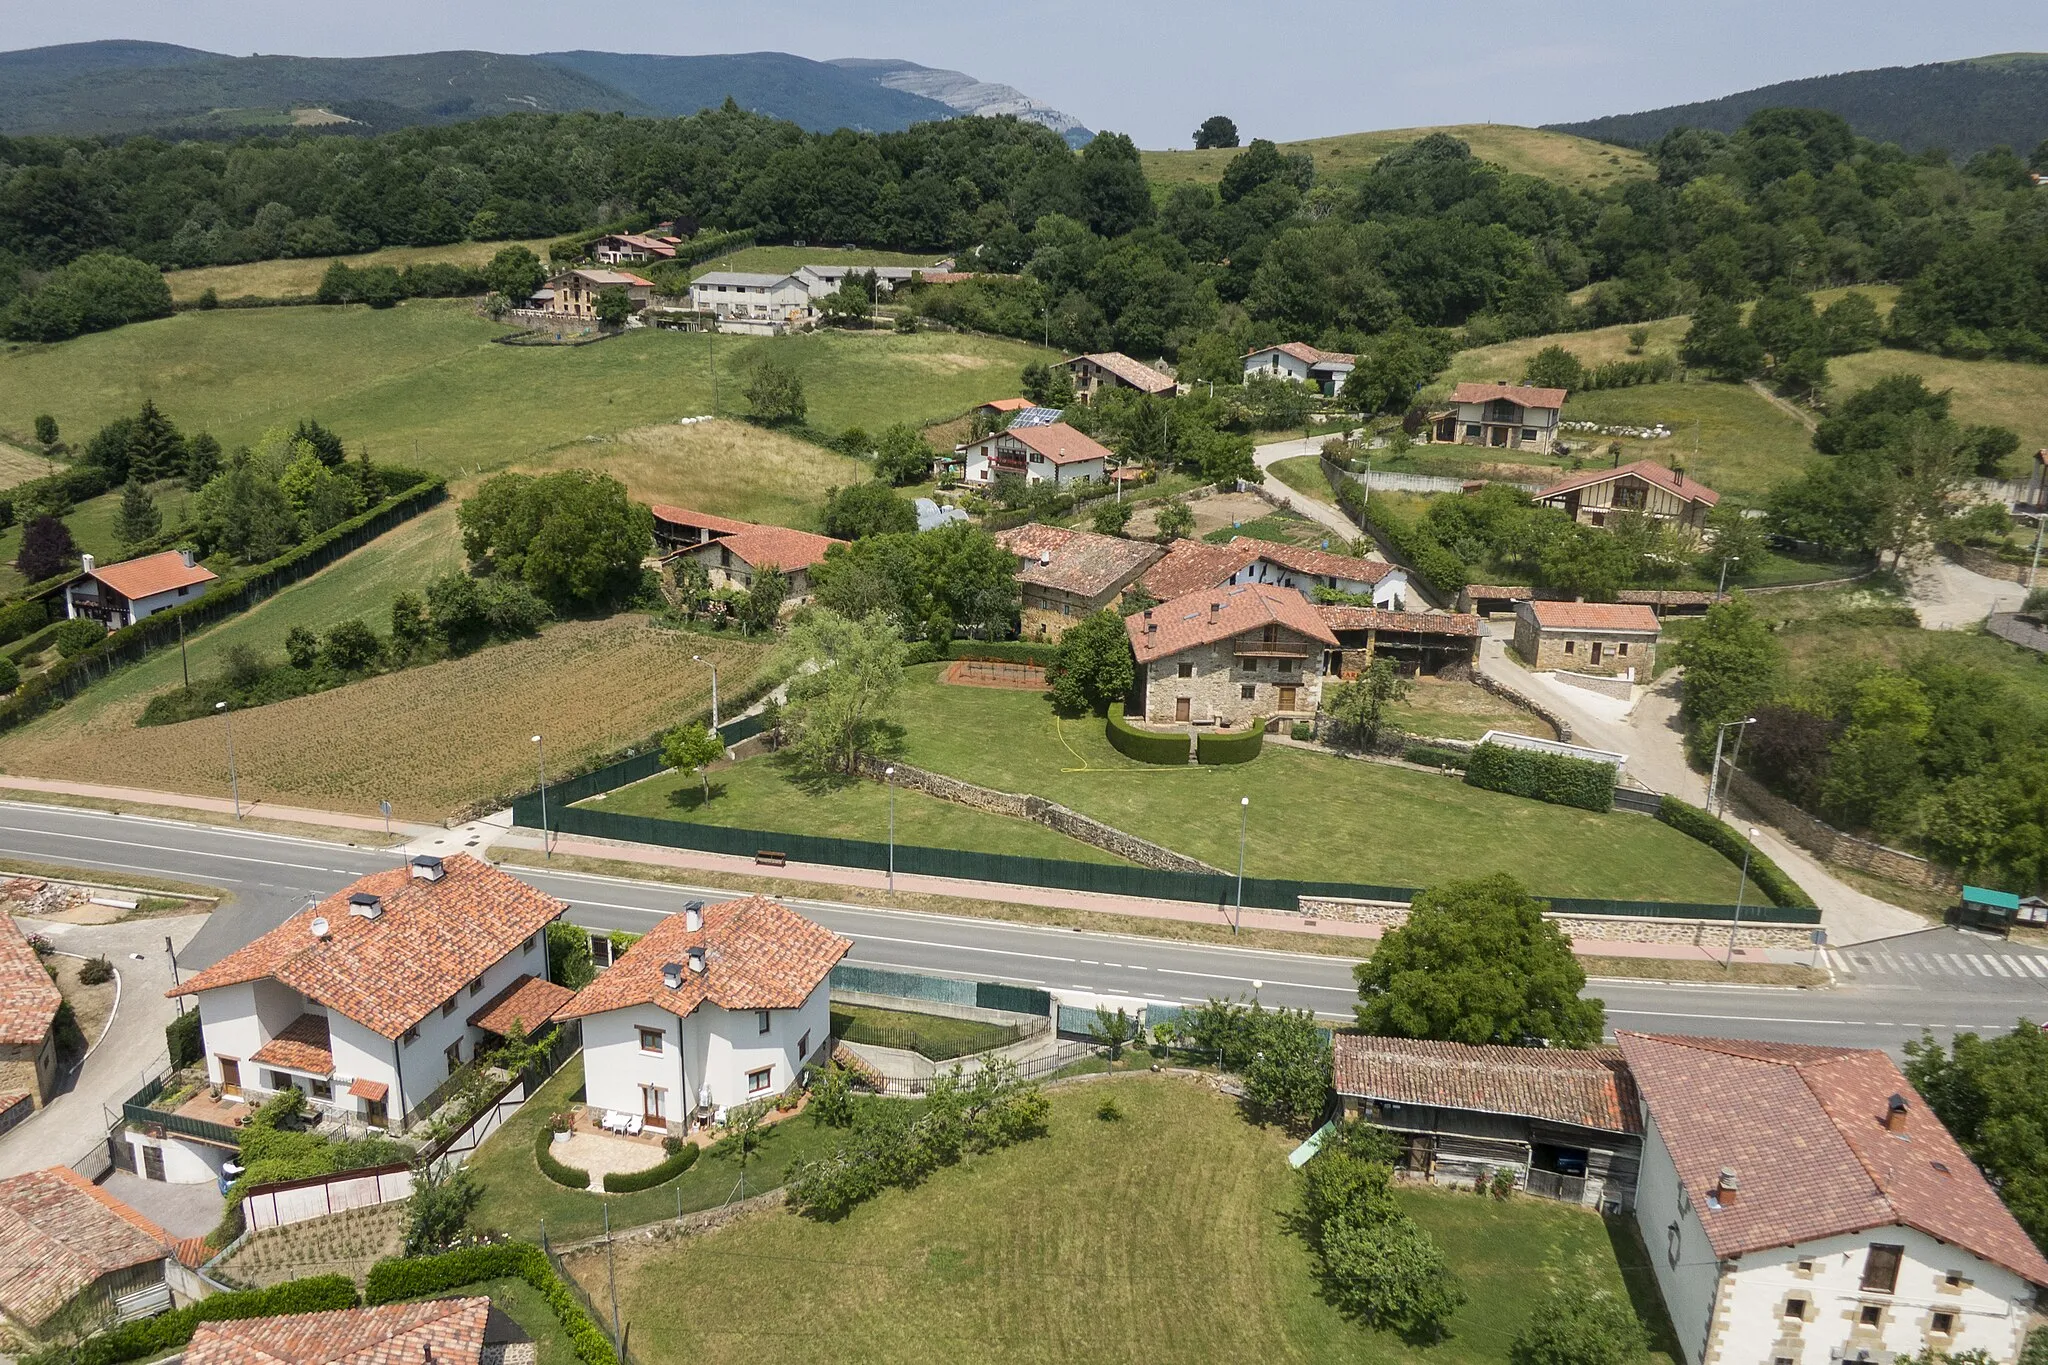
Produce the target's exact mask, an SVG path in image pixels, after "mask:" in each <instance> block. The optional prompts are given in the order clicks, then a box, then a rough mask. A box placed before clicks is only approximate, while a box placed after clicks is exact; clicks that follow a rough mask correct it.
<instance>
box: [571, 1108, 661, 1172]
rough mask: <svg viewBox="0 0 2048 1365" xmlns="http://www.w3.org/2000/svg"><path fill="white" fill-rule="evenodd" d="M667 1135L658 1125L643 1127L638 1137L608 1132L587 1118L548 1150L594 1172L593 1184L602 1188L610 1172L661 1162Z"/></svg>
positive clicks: (575, 1166)
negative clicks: (564, 1139)
mask: <svg viewBox="0 0 2048 1365" xmlns="http://www.w3.org/2000/svg"><path fill="white" fill-rule="evenodd" d="M664 1136H665V1134H663V1133H662V1132H661V1130H660V1129H658V1128H646V1129H642V1130H641V1133H640V1136H638V1137H627V1136H626V1135H625V1134H623V1133H607V1132H606V1131H605V1130H604V1129H602V1128H598V1127H595V1126H593V1125H592V1124H591V1123H590V1121H589V1120H588V1119H584V1120H582V1121H580V1122H579V1123H578V1124H577V1126H576V1130H575V1131H574V1132H572V1133H570V1134H569V1137H568V1140H567V1141H565V1142H557V1143H554V1144H553V1145H552V1146H550V1147H549V1149H548V1152H549V1155H551V1156H553V1157H554V1159H555V1160H557V1161H559V1162H561V1163H562V1164H563V1165H564V1166H570V1167H574V1168H575V1169H576V1170H579V1171H588V1172H590V1183H591V1185H592V1187H593V1188H599V1189H601V1188H603V1186H604V1178H605V1177H606V1176H608V1175H629V1174H631V1173H632V1172H634V1171H644V1170H646V1169H647V1168H648V1167H650V1166H657V1165H659V1164H661V1161H662V1158H663V1157H664V1156H666V1155H667V1154H666V1153H665V1152H664V1151H663V1150H662V1147H661V1140H662V1138H663V1137H664Z"/></svg>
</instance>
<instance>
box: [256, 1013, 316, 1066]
mask: <svg viewBox="0 0 2048 1365" xmlns="http://www.w3.org/2000/svg"><path fill="white" fill-rule="evenodd" d="M249 1060H250V1061H252V1062H262V1063H263V1064H264V1065H266V1066H281V1067H283V1068H284V1069H285V1070H287V1071H303V1072H305V1073H306V1074H307V1075H309V1076H332V1075H333V1074H334V1045H333V1043H332V1042H331V1041H330V1040H329V1038H328V1034H327V1016H326V1015H324V1014H302V1015H300V1016H299V1017H298V1018H296V1019H294V1020H292V1021H291V1022H290V1023H289V1024H286V1025H285V1026H284V1027H283V1028H282V1029H279V1030H278V1031H277V1033H276V1035H275V1036H273V1037H272V1038H271V1040H270V1041H269V1042H267V1043H265V1044H264V1045H263V1046H262V1047H259V1048H257V1049H256V1050H255V1051H254V1052H252V1053H250V1054H249Z"/></svg>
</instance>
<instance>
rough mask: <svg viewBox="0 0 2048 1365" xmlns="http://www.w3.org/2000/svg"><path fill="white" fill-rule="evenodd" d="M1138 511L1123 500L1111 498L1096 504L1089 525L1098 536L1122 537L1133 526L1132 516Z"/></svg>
mask: <svg viewBox="0 0 2048 1365" xmlns="http://www.w3.org/2000/svg"><path fill="white" fill-rule="evenodd" d="M1136 510H1137V509H1136V508H1134V507H1132V506H1131V504H1129V503H1127V502H1125V501H1124V500H1123V499H1122V498H1111V499H1109V500H1108V501H1106V502H1101V503H1097V504H1096V506H1095V511H1094V512H1093V513H1092V514H1091V515H1090V517H1089V520H1088V524H1089V527H1090V529H1092V530H1093V531H1094V532H1095V534H1096V535H1098V536H1120V535H1122V534H1123V533H1124V528H1125V527H1127V526H1129V525H1130V524H1131V514H1132V513H1133V512H1135V511H1136Z"/></svg>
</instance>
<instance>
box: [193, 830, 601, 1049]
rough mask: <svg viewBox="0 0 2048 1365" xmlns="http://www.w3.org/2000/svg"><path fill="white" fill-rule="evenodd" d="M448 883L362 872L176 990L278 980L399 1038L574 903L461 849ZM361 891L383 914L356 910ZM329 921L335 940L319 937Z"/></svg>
mask: <svg viewBox="0 0 2048 1365" xmlns="http://www.w3.org/2000/svg"><path fill="white" fill-rule="evenodd" d="M442 867H443V874H442V876H441V878H440V880H438V881H431V882H430V881H425V880H423V879H420V878H416V877H414V876H413V875H412V869H411V868H410V867H400V868H393V869H391V870H390V871H386V872H373V873H371V874H370V875H369V876H367V877H362V878H359V879H358V880H356V881H354V882H351V883H350V884H349V885H347V886H345V887H343V888H342V889H341V890H339V891H337V892H335V893H334V894H333V895H332V896H329V897H328V898H327V899H326V900H324V901H321V902H320V903H319V904H318V905H315V906H313V907H312V908H310V909H307V910H301V911H300V912H299V913H298V914H296V915H293V916H292V917H291V918H290V919H288V920H286V921H285V922H284V923H283V924H280V925H279V926H278V927H277V928H275V929H272V930H271V931H270V932H269V933H267V934H265V935H263V936H262V937H261V938H258V939H256V940H255V941H253V942H251V943H248V944H245V945H244V946H243V947H241V948H238V949H237V950H235V951H234V952H232V953H230V954H228V955H227V956H226V957H224V958H222V959H221V960H220V961H219V962H216V963H214V964H213V965H212V966H211V967H208V968H207V969H206V970H204V971H202V972H199V973H197V974H196V975H194V976H191V977H188V978H186V980H185V983H184V984H183V985H182V986H180V987H177V988H175V989H173V990H171V991H168V992H166V994H169V995H196V994H198V993H199V992H201V991H207V990H212V989H214V988H215V987H217V986H229V985H234V984H235V983H237V982H242V981H256V980H260V979H261V978H264V977H275V978H276V979H277V980H279V981H281V982H283V983H284V984H285V985H287V986H290V987H292V988H293V989H294V990H296V991H298V992H299V993H300V994H302V995H304V996H306V997H307V998H308V999H310V1000H313V1001H316V1002H318V1003H319V1004H322V1005H325V1006H326V1007H327V1008H328V1009H329V1010H332V1011H335V1012H338V1013H340V1014H341V1015H342V1016H343V1017H345V1018H349V1019H353V1020H355V1021H356V1022H357V1023H359V1024H361V1025H363V1026H364V1027H365V1028H368V1029H370V1030H371V1031H373V1032H375V1033H379V1034H381V1035H383V1036H384V1037H386V1038H396V1037H398V1036H399V1035H400V1034H402V1033H404V1032H405V1031H406V1030H407V1029H408V1028H411V1027H412V1026H413V1025H414V1024H416V1023H418V1022H419V1021H420V1020H422V1019H424V1018H426V1017H427V1015H428V1014H430V1013H431V1012H433V1010H434V1009H435V1008H436V1007H437V1006H439V1005H440V1004H441V1002H442V1001H444V1000H446V999H448V998H449V997H450V996H452V995H454V994H455V992H456V991H457V990H458V989H460V988H461V987H462V986H464V985H465V984H467V983H468V982H470V981H473V980H475V979H476V977H477V975H478V974H479V973H481V972H482V971H483V970H484V969H485V968H487V967H489V966H491V965H492V964H494V963H496V962H498V961H500V960H501V959H503V958H504V957H505V956H506V954H508V953H513V952H516V951H518V950H519V946H520V945H521V944H522V943H523V942H525V940H526V939H528V938H529V937H531V936H532V935H534V934H536V933H538V932H539V931H540V930H541V929H542V928H544V927H545V926H546V925H547V924H548V923H549V922H550V921H552V920H554V919H556V918H558V917H559V916H560V915H561V913H562V912H563V911H564V910H566V909H568V908H569V907H568V905H567V904H566V903H564V902H562V901H558V900H556V899H555V898H554V897H553V896H550V895H547V894H546V893H544V892H541V891H538V890H536V889H535V888H533V887H531V886H528V885H527V884H526V883H525V882H522V881H520V880H519V879H518V878H517V877H514V876H512V875H511V874H510V873H506V872H501V871H499V870H498V869H497V868H495V867H493V866H491V865H490V864H489V863H486V862H481V861H479V860H478V859H476V858H472V857H471V856H469V855H468V854H467V853H458V854H456V855H455V856H454V857H452V858H448V859H446V860H445V861H444V862H443V864H442ZM357 892H367V893H368V894H370V895H374V896H379V897H381V898H382V902H383V913H382V914H380V915H378V916H377V917H376V918H375V919H365V918H363V917H362V916H360V915H352V914H350V913H349V897H350V896H351V895H353V894H355V893H357ZM316 919H325V920H326V921H327V927H328V935H327V937H326V938H324V939H321V938H315V937H314V936H313V921H314V920H316Z"/></svg>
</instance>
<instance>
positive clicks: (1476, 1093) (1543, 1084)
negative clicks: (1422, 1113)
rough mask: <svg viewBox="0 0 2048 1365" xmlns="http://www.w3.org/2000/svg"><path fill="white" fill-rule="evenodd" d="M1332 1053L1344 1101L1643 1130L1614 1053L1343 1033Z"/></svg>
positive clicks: (1623, 1130) (1333, 1041)
mask: <svg viewBox="0 0 2048 1365" xmlns="http://www.w3.org/2000/svg"><path fill="white" fill-rule="evenodd" d="M1330 1050H1331V1058H1332V1060H1331V1074H1332V1077H1333V1079H1334V1082H1335V1084H1336V1088H1337V1093H1338V1094H1340V1095H1348V1096H1352V1097H1354V1098H1359V1099H1372V1100H1383V1101H1386V1102H1388V1103H1391V1104H1411V1105H1431V1106H1434V1107H1436V1108H1439V1109H1470V1110H1476V1111H1478V1112H1480V1113H1485V1114H1512V1115H1515V1116H1517V1117H1520V1118H1531V1119H1544V1120H1546V1121H1548V1122H1551V1123H1569V1124H1572V1125H1573V1126H1575V1127H1579V1128H1593V1129H1597V1130H1599V1131H1600V1132H1604V1133H1641V1132H1642V1131H1643V1124H1642V1116H1641V1113H1640V1111H1639V1108H1638V1106H1637V1104H1636V1093H1635V1086H1634V1084H1633V1083H1632V1082H1631V1081H1630V1080H1629V1074H1628V1067H1627V1066H1626V1065H1625V1064H1624V1063H1623V1062H1622V1060H1621V1053H1620V1052H1618V1051H1617V1050H1615V1049H1614V1048H1597V1049H1594V1050H1592V1051H1584V1052H1577V1051H1572V1050H1570V1049H1566V1048H1544V1047H1468V1046H1466V1045H1465V1044H1463V1043H1431V1042H1418V1041H1416V1040H1413V1039H1409V1038H1378V1037H1373V1036H1371V1035H1368V1034H1363V1033H1338V1034H1335V1035H1333V1036H1332V1037H1331V1039H1330Z"/></svg>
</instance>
